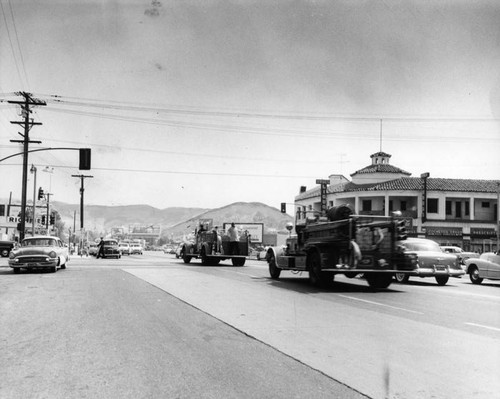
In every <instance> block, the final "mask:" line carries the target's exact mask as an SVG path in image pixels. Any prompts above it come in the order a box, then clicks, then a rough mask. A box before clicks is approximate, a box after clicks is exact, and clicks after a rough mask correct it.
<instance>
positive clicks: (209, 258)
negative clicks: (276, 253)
mask: <svg viewBox="0 0 500 399" xmlns="http://www.w3.org/2000/svg"><path fill="white" fill-rule="evenodd" d="M217 245H218V239H217V238H216V237H214V232H213V231H207V230H205V229H202V228H201V227H200V229H197V230H196V233H195V239H194V242H187V243H184V244H183V245H182V250H181V256H182V260H183V261H184V263H189V262H191V259H193V258H195V259H201V264H202V265H206V266H216V265H218V264H219V262H220V261H224V260H228V259H230V260H231V263H232V264H233V266H244V265H245V261H246V257H247V256H248V254H249V250H250V236H249V235H248V234H246V233H243V234H241V235H240V237H239V241H238V252H237V254H230V252H229V245H230V244H229V237H228V236H226V235H223V236H222V237H221V243H220V246H221V247H220V248H218V249H216V246H217ZM217 250H220V252H217Z"/></svg>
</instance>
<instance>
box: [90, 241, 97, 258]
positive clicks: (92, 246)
mask: <svg viewBox="0 0 500 399" xmlns="http://www.w3.org/2000/svg"><path fill="white" fill-rule="evenodd" d="M89 255H94V256H96V255H97V244H96V243H95V242H91V243H90V244H89Z"/></svg>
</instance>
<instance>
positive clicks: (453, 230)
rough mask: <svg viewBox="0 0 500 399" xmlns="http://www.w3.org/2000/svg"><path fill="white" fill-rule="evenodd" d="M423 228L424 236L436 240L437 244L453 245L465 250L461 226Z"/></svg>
mask: <svg viewBox="0 0 500 399" xmlns="http://www.w3.org/2000/svg"><path fill="white" fill-rule="evenodd" d="M424 229H425V237H426V238H428V239H430V240H433V241H436V242H437V243H438V244H439V245H453V246H456V247H460V248H463V249H464V250H466V249H465V248H464V238H463V229H462V228H461V227H425V228H424ZM424 229H422V230H424Z"/></svg>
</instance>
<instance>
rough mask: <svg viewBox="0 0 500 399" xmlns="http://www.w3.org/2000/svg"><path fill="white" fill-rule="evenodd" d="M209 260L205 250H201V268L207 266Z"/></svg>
mask: <svg viewBox="0 0 500 399" xmlns="http://www.w3.org/2000/svg"><path fill="white" fill-rule="evenodd" d="M209 263H210V262H209V259H208V256H207V252H206V250H205V248H202V249H201V264H202V265H203V266H208V265H209Z"/></svg>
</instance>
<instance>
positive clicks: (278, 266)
mask: <svg viewBox="0 0 500 399" xmlns="http://www.w3.org/2000/svg"><path fill="white" fill-rule="evenodd" d="M299 219H300V222H299ZM287 229H288V230H289V231H290V235H289V237H288V239H287V240H286V245H284V246H282V247H271V248H269V250H268V252H267V253H266V260H267V262H268V265H269V274H270V275H271V278H273V279H278V278H279V277H280V273H281V271H282V270H291V271H292V272H308V273H309V280H310V281H311V283H312V284H314V285H316V286H328V285H330V284H331V283H333V280H334V278H335V275H336V274H344V275H345V276H347V277H349V278H354V277H356V276H358V275H363V276H364V278H365V279H366V281H367V282H368V284H369V285H370V287H372V288H375V289H379V288H387V287H389V285H390V284H391V282H392V279H393V276H394V274H395V273H396V272H397V273H408V274H411V272H412V271H413V270H415V268H416V265H415V264H413V263H412V261H411V259H409V258H407V257H405V255H404V253H403V248H401V247H400V246H399V245H398V242H399V241H402V240H405V239H406V224H405V220H404V219H401V218H398V217H397V215H393V216H391V217H383V216H364V215H354V214H353V212H352V210H351V208H350V207H349V206H348V205H340V206H337V207H332V208H330V209H328V210H327V211H326V212H323V213H322V214H321V215H315V216H312V217H303V218H302V217H301V216H300V215H298V217H297V218H296V222H295V232H296V234H293V235H292V234H291V231H292V230H293V224H291V223H290V224H289V225H287Z"/></svg>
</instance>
